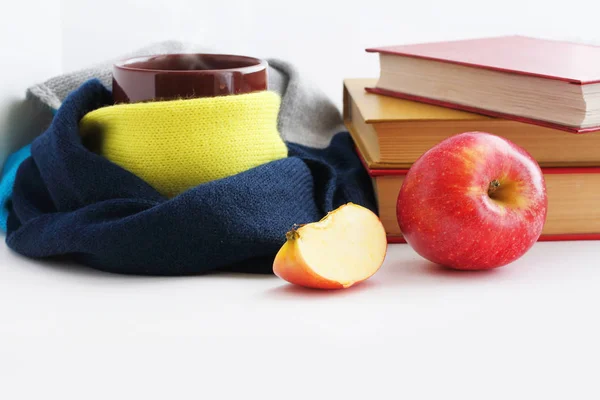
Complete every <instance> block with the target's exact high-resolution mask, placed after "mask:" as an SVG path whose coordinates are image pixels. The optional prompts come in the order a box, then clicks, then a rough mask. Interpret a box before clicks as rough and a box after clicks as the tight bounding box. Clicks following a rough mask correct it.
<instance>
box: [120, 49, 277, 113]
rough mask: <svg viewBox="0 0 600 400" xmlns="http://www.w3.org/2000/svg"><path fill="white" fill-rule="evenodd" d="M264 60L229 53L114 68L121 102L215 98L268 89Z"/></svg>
mask: <svg viewBox="0 0 600 400" xmlns="http://www.w3.org/2000/svg"><path fill="white" fill-rule="evenodd" d="M267 69H268V64H267V62H266V61H265V60H261V59H258V58H253V57H246V56H239V55H230V54H165V55H152V56H146V57H135V58H131V59H128V60H124V61H121V62H117V63H115V64H114V66H113V84H112V88H113V100H114V102H115V104H118V103H136V102H143V101H161V100H173V99H182V98H183V99H185V98H197V97H214V96H224V95H230V94H241V93H251V92H256V91H262V90H267V86H268V76H267Z"/></svg>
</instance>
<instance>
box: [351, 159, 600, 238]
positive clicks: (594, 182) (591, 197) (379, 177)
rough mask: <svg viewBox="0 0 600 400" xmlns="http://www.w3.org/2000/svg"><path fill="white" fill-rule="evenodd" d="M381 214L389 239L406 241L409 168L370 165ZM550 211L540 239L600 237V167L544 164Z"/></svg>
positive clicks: (543, 170)
mask: <svg viewBox="0 0 600 400" xmlns="http://www.w3.org/2000/svg"><path fill="white" fill-rule="evenodd" d="M356 152H357V154H358V156H359V158H360V160H361V161H362V163H363V166H364V167H365V169H366V170H367V172H368V173H369V175H370V176H371V179H372V181H373V187H374V189H375V193H376V197H377V203H378V204H377V205H378V214H379V218H380V220H381V222H382V224H383V226H384V228H385V230H386V233H387V237H388V242H389V243H405V240H404V238H403V237H402V232H401V231H400V227H399V226H398V221H397V218H396V203H397V199H398V193H399V192H400V188H401V186H402V182H403V181H404V176H405V175H406V173H407V172H408V169H370V168H369V167H368V166H367V163H366V162H365V160H364V158H363V157H362V155H361V154H360V152H359V150H358V149H356ZM542 172H543V174H544V179H545V181H546V188H547V193H548V214H547V217H546V224H545V226H544V229H543V230H542V235H541V236H540V238H539V241H541V242H543V241H570V240H600V207H599V205H600V168H596V167H581V168H542Z"/></svg>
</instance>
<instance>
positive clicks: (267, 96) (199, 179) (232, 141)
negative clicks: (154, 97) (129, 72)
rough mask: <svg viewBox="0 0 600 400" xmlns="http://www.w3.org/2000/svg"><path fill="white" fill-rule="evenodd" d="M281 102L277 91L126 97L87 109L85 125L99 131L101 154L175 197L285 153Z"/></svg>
mask: <svg viewBox="0 0 600 400" xmlns="http://www.w3.org/2000/svg"><path fill="white" fill-rule="evenodd" d="M279 105H280V98H279V95H278V94H277V93H275V92H270V91H262V92H255V93H248V94H240V95H230V96H219V97H211V98H199V99H187V100H174V101H160V102H144V103H134V104H119V105H114V106H109V107H102V108H99V109H97V110H95V111H92V112H90V113H88V114H87V115H86V116H85V117H84V118H83V119H82V120H81V123H80V131H81V135H82V136H83V137H85V138H87V139H90V137H91V136H93V137H95V140H94V142H98V143H99V145H98V148H97V151H98V152H99V154H101V155H103V156H104V157H106V158H107V159H108V160H110V161H112V162H114V163H115V164H117V165H119V166H121V167H123V168H124V169H126V170H127V171H129V172H132V173H133V174H135V175H137V176H138V177H140V178H141V179H143V180H144V181H146V182H147V183H149V184H150V185H151V186H152V187H153V188H155V189H156V190H157V191H158V192H159V193H161V194H162V195H164V196H166V197H169V198H170V197H174V196H176V195H178V194H180V193H182V192H184V191H186V190H187V189H190V188H192V187H194V186H197V185H199V184H202V183H206V182H210V181H213V180H216V179H221V178H225V177H228V176H231V175H235V174H238V173H240V172H242V171H246V170H248V169H250V168H254V167H257V166H259V165H261V164H264V163H267V162H270V161H275V160H279V159H281V158H284V157H286V156H287V147H286V145H285V143H284V142H283V140H282V139H281V136H280V135H279V132H278V130H277V116H278V112H279Z"/></svg>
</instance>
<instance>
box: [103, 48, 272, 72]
mask: <svg viewBox="0 0 600 400" xmlns="http://www.w3.org/2000/svg"><path fill="white" fill-rule="evenodd" d="M190 55H191V56H211V57H229V58H234V59H237V60H246V61H251V62H253V63H254V64H252V65H248V66H245V67H237V68H220V69H157V68H139V67H130V66H128V64H133V63H136V62H148V61H150V60H152V59H154V58H158V57H165V56H167V57H182V56H190ZM113 66H114V67H115V68H118V69H121V70H124V71H132V72H153V73H169V74H214V73H218V72H220V71H221V72H228V71H230V72H235V71H239V72H247V73H252V72H258V71H261V70H263V69H266V68H267V67H268V63H267V61H266V60H264V59H261V58H257V57H251V56H243V55H238V54H222V53H167V54H149V55H145V56H136V57H131V58H127V59H124V60H120V61H116V62H114V64H113Z"/></svg>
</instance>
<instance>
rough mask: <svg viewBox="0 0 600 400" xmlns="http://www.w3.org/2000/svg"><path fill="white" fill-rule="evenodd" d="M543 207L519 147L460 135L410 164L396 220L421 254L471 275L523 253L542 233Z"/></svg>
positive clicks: (535, 176)
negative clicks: (468, 272)
mask: <svg viewBox="0 0 600 400" xmlns="http://www.w3.org/2000/svg"><path fill="white" fill-rule="evenodd" d="M547 208H548V200H547V195H546V184H545V182H544V177H543V175H542V171H541V169H540V167H539V165H538V164H537V162H536V161H535V160H534V159H533V158H532V157H531V156H530V155H529V154H528V153H527V152H526V151H525V150H524V149H522V148H520V147H519V146H517V145H515V144H514V143H512V142H510V141H508V140H506V139H504V138H501V137H499V136H496V135H492V134H489V133H486V132H465V133H461V134H459V135H455V136H452V137H450V138H448V139H445V140H443V141H442V142H440V143H438V144H437V145H436V146H434V147H433V148H431V149H430V150H428V151H427V152H425V153H424V154H423V155H422V156H421V157H420V158H419V159H418V160H417V161H416V162H415V163H414V164H413V165H412V167H411V168H410V169H409V171H408V173H407V175H406V178H405V180H404V182H403V184H402V187H401V189H400V193H399V196H398V202H397V216H398V224H399V226H400V229H401V231H402V234H403V236H404V238H405V239H406V241H407V243H408V244H409V245H410V246H411V247H412V248H413V249H414V250H415V251H416V252H417V253H418V254H420V255H421V256H422V257H424V258H426V259H428V260H430V261H432V262H434V263H437V264H441V265H444V266H447V267H451V268H455V269H464V270H479V269H491V268H496V267H501V266H504V265H507V264H509V263H511V262H513V261H515V260H516V259H518V258H520V257H521V256H522V255H523V254H525V253H526V252H527V251H528V250H529V249H530V248H531V246H533V244H534V243H535V242H536V241H537V240H538V238H539V236H540V234H541V232H542V228H543V227H544V223H545V221H546V215H547Z"/></svg>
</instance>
